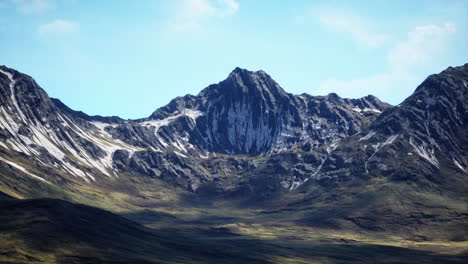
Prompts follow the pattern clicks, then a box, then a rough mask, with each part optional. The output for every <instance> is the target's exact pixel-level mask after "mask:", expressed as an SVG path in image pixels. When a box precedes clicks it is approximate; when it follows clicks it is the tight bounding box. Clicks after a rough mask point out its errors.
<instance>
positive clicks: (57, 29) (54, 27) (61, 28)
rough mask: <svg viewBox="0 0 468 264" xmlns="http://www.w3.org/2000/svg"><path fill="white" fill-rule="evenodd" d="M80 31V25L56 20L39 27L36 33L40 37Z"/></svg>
mask: <svg viewBox="0 0 468 264" xmlns="http://www.w3.org/2000/svg"><path fill="white" fill-rule="evenodd" d="M79 29H80V24H78V23H77V22H74V21H70V20H63V19H56V20H54V21H52V22H50V23H47V24H43V25H40V26H39V27H38V28H37V32H38V33H39V35H41V36H46V35H57V34H65V33H73V32H77V31H78V30H79Z"/></svg>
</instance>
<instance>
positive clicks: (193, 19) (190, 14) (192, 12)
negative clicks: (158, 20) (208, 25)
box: [170, 0, 240, 30]
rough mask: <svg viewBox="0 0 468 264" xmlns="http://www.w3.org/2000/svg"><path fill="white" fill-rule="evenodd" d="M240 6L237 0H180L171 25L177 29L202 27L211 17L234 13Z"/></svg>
mask: <svg viewBox="0 0 468 264" xmlns="http://www.w3.org/2000/svg"><path fill="white" fill-rule="evenodd" d="M239 6H240V5H239V2H237V0H216V1H213V0H178V1H176V3H175V6H174V9H175V10H174V12H175V15H174V17H173V18H172V19H171V21H170V25H171V26H172V27H173V28H174V29H176V30H189V29H196V28H200V27H201V26H202V25H203V23H205V22H206V21H207V20H209V19H211V18H223V17H226V16H231V15H234V14H235V13H236V12H237V11H238V10H239Z"/></svg>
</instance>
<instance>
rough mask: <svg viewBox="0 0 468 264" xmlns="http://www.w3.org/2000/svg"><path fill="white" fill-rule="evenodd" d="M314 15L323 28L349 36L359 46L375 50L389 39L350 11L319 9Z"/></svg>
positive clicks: (315, 10) (314, 11)
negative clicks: (374, 30)
mask: <svg viewBox="0 0 468 264" xmlns="http://www.w3.org/2000/svg"><path fill="white" fill-rule="evenodd" d="M312 13H313V16H314V17H316V19H317V20H318V22H319V24H320V25H321V26H322V27H324V28H327V29H330V30H334V31H337V32H341V33H345V34H348V35H349V36H351V37H352V38H353V40H354V41H355V42H356V43H357V44H358V45H361V46H365V47H370V48H375V47H379V46H381V45H382V44H383V43H385V41H386V39H387V36H386V35H384V34H380V33H375V32H373V31H372V29H371V28H372V26H371V25H372V23H371V22H369V21H366V20H365V19H364V18H362V17H361V16H359V15H357V14H355V13H354V12H352V11H350V10H342V9H336V8H319V9H314V10H313V12H312Z"/></svg>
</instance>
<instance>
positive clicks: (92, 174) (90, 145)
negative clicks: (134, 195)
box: [1, 67, 390, 190]
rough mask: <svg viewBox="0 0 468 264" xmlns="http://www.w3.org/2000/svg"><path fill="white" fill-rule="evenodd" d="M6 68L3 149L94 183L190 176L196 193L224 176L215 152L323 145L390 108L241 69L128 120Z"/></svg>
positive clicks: (241, 152) (264, 152)
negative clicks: (122, 177)
mask: <svg viewBox="0 0 468 264" xmlns="http://www.w3.org/2000/svg"><path fill="white" fill-rule="evenodd" d="M1 73H2V79H1V81H2V94H3V95H4V96H3V100H2V105H1V119H2V125H1V128H2V133H1V144H2V145H1V146H2V147H3V148H5V149H7V150H10V151H15V152H16V153H22V154H24V155H26V156H28V157H27V158H28V159H29V160H32V161H34V162H35V163H38V164H37V165H38V166H37V167H38V168H40V169H42V168H44V169H49V168H52V169H53V170H57V171H59V173H63V174H66V175H73V176H77V177H80V178H82V179H83V180H84V181H87V182H91V181H96V180H99V177H102V176H104V175H106V176H109V177H115V176H117V175H118V174H119V172H131V173H140V174H145V175H148V176H151V177H155V176H156V177H160V176H161V175H169V176H170V177H172V178H185V179H184V180H183V181H185V182H186V183H185V184H186V185H188V186H189V188H190V189H191V190H196V189H197V188H198V187H199V185H201V184H203V183H205V182H209V181H210V180H212V179H213V175H214V174H217V173H218V172H217V171H212V170H210V168H208V167H207V165H206V164H204V163H205V161H204V160H205V159H206V158H208V157H210V158H213V157H216V156H223V157H229V156H238V155H247V156H251V157H252V156H258V155H261V156H272V155H274V154H277V153H281V152H285V151H290V150H292V149H294V148H306V149H315V148H317V147H318V146H321V145H324V144H329V143H331V142H334V141H337V140H340V139H343V138H346V137H349V136H350V135H353V134H355V133H357V132H360V131H362V129H363V128H364V127H366V126H367V125H368V124H370V123H371V122H372V121H373V120H375V118H376V117H377V116H378V115H379V114H380V113H381V112H382V111H384V110H385V109H388V108H389V107H390V106H389V105H388V104H385V103H382V102H380V101H379V100H378V99H377V98H375V97H373V96H367V97H364V98H361V99H342V98H340V97H338V96H337V95H336V94H330V95H328V96H322V97H313V96H309V95H306V94H303V95H300V96H295V95H292V94H288V93H286V92H285V91H284V90H283V89H282V88H281V87H280V86H279V85H278V84H277V83H276V82H275V81H274V80H273V79H271V77H270V76H268V75H267V74H266V73H265V72H263V71H259V72H250V71H247V70H243V69H239V68H236V69H235V70H234V71H233V72H232V73H231V74H230V75H229V76H228V78H227V79H226V80H224V81H223V82H220V83H218V84H215V85H211V86H209V87H207V88H206V89H204V90H203V91H201V92H200V93H199V94H198V95H197V96H192V95H187V96H185V97H178V98H176V99H174V100H173V101H171V102H170V103H169V104H168V105H166V106H164V107H162V108H160V109H158V110H156V111H155V112H154V113H153V114H151V115H150V117H148V118H144V119H139V120H122V119H120V118H118V117H100V116H93V117H91V116H88V115H86V114H84V113H82V112H77V111H73V110H71V109H70V108H68V107H67V106H66V105H64V104H63V103H61V102H60V101H59V100H57V99H50V98H49V97H48V96H47V94H46V93H45V91H44V90H43V89H41V88H40V87H39V86H38V85H37V84H36V82H35V81H34V80H33V79H32V78H31V77H29V76H27V75H24V74H21V73H19V72H17V71H14V70H12V69H8V68H6V67H3V68H1ZM188 160H196V161H195V162H193V161H188ZM230 173H236V172H235V171H231V172H230ZM99 175H100V176H99ZM44 180H47V181H54V179H52V178H51V179H44ZM288 184H289V185H291V186H292V185H293V183H292V182H290V183H288Z"/></svg>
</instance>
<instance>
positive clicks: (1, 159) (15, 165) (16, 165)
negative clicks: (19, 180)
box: [0, 157, 50, 183]
mask: <svg viewBox="0 0 468 264" xmlns="http://www.w3.org/2000/svg"><path fill="white" fill-rule="evenodd" d="M0 161H3V162H5V163H6V164H8V165H10V166H12V167H13V168H15V169H17V170H20V171H22V172H23V173H25V174H27V175H29V176H31V177H33V178H35V179H38V180H40V181H43V182H47V183H50V182H48V181H46V180H44V179H43V178H41V177H39V176H37V175H34V174H32V173H30V172H28V171H27V170H26V169H25V168H24V167H22V166H20V165H18V164H16V163H14V162H12V161H9V160H7V159H4V158H2V157H0Z"/></svg>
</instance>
